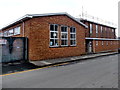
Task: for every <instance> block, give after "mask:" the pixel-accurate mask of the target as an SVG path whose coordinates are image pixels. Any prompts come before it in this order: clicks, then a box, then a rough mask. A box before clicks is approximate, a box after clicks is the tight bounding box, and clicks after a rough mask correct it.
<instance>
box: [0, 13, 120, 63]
mask: <svg viewBox="0 0 120 90" xmlns="http://www.w3.org/2000/svg"><path fill="white" fill-rule="evenodd" d="M0 35H1V36H2V39H1V42H0V43H1V44H0V46H1V47H2V48H3V50H2V51H3V53H2V57H3V58H2V62H8V60H6V58H7V59H8V58H9V57H12V58H13V59H11V60H9V61H15V60H24V59H27V60H44V59H53V58H62V57H69V56H80V55H83V54H86V53H96V52H101V51H116V50H117V48H118V47H117V45H118V42H117V40H116V36H115V28H114V27H110V26H105V25H102V24H98V23H95V22H91V21H86V20H78V19H76V18H74V17H73V16H71V15H69V14H68V13H50V14H27V15H25V16H23V17H22V18H19V19H18V20H16V21H14V22H12V23H10V24H8V25H7V26H5V27H3V28H2V29H1V30H0ZM8 38H9V39H8ZM12 38H15V39H12ZM20 38H22V39H20ZM11 40H12V42H11ZM21 40H22V41H21ZM11 47H12V48H11ZM21 47H23V48H21ZM5 48H8V50H6V52H4V49H5ZM6 53H7V54H6ZM8 53H9V55H8ZM13 53H14V54H13ZM8 56H9V57H8ZM18 57H19V58H18ZM20 57H21V58H20Z"/></svg>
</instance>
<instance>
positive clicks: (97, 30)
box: [96, 25, 98, 34]
mask: <svg viewBox="0 0 120 90" xmlns="http://www.w3.org/2000/svg"><path fill="white" fill-rule="evenodd" d="M96 33H97V34H98V25H96Z"/></svg>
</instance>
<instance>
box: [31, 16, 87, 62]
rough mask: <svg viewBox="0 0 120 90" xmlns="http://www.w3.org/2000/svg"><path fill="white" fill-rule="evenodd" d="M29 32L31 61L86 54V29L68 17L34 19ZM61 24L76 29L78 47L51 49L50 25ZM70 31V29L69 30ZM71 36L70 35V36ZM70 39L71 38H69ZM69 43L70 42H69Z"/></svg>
mask: <svg viewBox="0 0 120 90" xmlns="http://www.w3.org/2000/svg"><path fill="white" fill-rule="evenodd" d="M30 22H31V24H30V30H29V59H30V60H42V59H52V58H61V57H68V56H77V55H81V54H85V32H84V31H85V28H84V27H83V26H81V25H80V24H78V23H76V22H75V21H73V20H72V19H70V18H68V17H67V16H51V17H42V18H33V19H31V20H30ZM50 24H59V28H60V26H61V25H65V26H69V27H70V26H74V27H75V28H76V41H77V46H75V47H72V46H66V47H49V37H50V34H49V33H50V32H49V25H50ZM68 31H70V29H69V30H68ZM68 35H69V34H68ZM68 37H69V38H70V36H68ZM68 43H70V42H69V40H68Z"/></svg>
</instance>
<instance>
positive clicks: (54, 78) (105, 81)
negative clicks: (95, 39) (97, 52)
mask: <svg viewBox="0 0 120 90" xmlns="http://www.w3.org/2000/svg"><path fill="white" fill-rule="evenodd" d="M118 56H119V57H120V54H116V55H110V56H103V57H98V58H94V59H88V60H84V61H80V62H77V63H71V64H68V65H63V66H57V67H49V68H43V69H37V70H32V71H28V72H22V73H16V74H11V75H6V76H2V88H118Z"/></svg>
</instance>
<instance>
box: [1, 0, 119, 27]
mask: <svg viewBox="0 0 120 90" xmlns="http://www.w3.org/2000/svg"><path fill="white" fill-rule="evenodd" d="M119 1H120V0H0V11H1V13H0V21H1V23H0V28H2V27H3V26H4V25H6V24H8V23H10V22H12V21H14V20H16V19H18V18H19V17H22V16H24V15H25V14H42V13H57V12H67V13H69V14H70V15H72V16H74V17H79V16H80V14H81V13H82V6H83V11H84V12H87V14H90V15H92V16H95V17H99V18H101V19H103V20H107V21H110V22H113V23H115V24H118V2H119Z"/></svg>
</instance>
